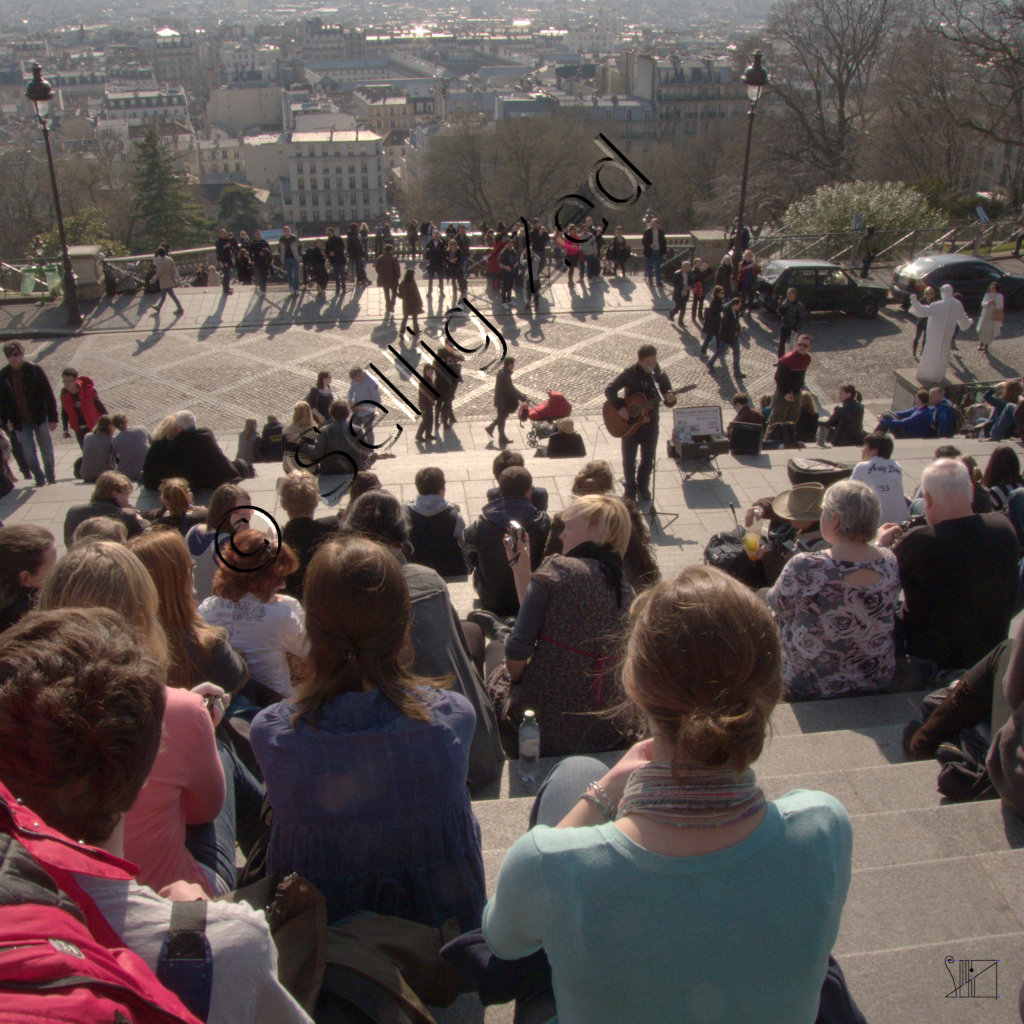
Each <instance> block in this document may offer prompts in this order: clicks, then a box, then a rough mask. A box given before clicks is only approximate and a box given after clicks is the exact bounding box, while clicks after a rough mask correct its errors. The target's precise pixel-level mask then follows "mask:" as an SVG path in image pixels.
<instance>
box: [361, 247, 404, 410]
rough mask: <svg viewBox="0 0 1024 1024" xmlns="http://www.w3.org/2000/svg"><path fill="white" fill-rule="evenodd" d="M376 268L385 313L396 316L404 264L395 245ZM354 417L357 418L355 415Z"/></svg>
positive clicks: (386, 315)
mask: <svg viewBox="0 0 1024 1024" xmlns="http://www.w3.org/2000/svg"><path fill="white" fill-rule="evenodd" d="M374 269H375V270H376V271H377V284H378V285H379V286H380V287H381V288H383V289H384V315H385V317H388V316H394V314H395V299H396V298H397V296H398V285H399V282H400V281H401V280H402V265H401V264H400V263H399V262H398V258H397V257H396V256H395V247H394V246H393V245H385V246H384V252H383V253H381V255H380V256H378V257H377V262H376V263H375V264H374ZM352 418H353V419H355V416H353V417H352Z"/></svg>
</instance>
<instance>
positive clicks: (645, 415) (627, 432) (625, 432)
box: [601, 384, 697, 438]
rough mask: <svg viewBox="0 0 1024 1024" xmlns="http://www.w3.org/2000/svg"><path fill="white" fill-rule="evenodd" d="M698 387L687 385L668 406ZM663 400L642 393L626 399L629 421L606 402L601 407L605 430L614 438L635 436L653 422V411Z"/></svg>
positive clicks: (667, 402) (610, 403)
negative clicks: (678, 397)
mask: <svg viewBox="0 0 1024 1024" xmlns="http://www.w3.org/2000/svg"><path fill="white" fill-rule="evenodd" d="M696 386H697V385H696V384H686V385H684V386H683V387H681V388H679V389H678V390H677V391H676V392H675V396H673V398H672V401H671V402H669V401H666V402H665V404H666V405H675V404H676V396H678V395H682V394H685V393H686V392H687V391H692V390H693V389H694V388H695V387H696ZM661 402H662V399H661V396H660V395H659V396H658V397H657V398H647V397H645V396H644V395H643V394H642V393H641V392H639V391H638V392H637V393H636V394H633V395H630V396H629V398H627V399H626V408H627V409H628V410H629V419H628V420H624V419H623V418H622V416H621V415H620V414H619V410H618V409H616V408H615V405H614V403H612V402H605V403H604V405H603V406H602V407H601V415H602V416H603V417H604V428H605V430H607V431H608V433H609V434H611V435H612V437H618V438H622V437H630V436H632V435H633V434H635V433H636V432H637V431H638V430H639V429H640V428H641V427H642V426H644V424H646V423H650V422H651V410H652V409H657V408H658V406H659V405H661Z"/></svg>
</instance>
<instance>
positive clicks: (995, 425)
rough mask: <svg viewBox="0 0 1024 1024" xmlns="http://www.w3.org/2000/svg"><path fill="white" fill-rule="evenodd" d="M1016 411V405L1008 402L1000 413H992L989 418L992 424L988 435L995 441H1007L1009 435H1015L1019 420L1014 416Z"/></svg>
mask: <svg viewBox="0 0 1024 1024" xmlns="http://www.w3.org/2000/svg"><path fill="white" fill-rule="evenodd" d="M1015 412H1016V406H1015V405H1013V403H1011V402H1007V403H1006V404H1005V405H1004V406H1003V407H1002V409H1000V410H999V412H998V413H995V412H994V413H992V415H991V416H990V417H989V419H988V422H989V424H990V426H989V435H988V436H989V437H991V438H992V440H993V441H1005V440H1006V439H1007V438H1008V437H1013V435H1014V432H1015V431H1016V429H1017V421H1016V420H1015V419H1014V418H1013V414H1014V413H1015Z"/></svg>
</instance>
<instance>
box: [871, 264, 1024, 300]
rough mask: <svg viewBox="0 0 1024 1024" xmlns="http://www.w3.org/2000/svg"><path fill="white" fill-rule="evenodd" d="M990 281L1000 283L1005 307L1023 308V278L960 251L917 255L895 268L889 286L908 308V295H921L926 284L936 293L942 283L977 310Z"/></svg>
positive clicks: (893, 293) (896, 298)
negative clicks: (915, 257) (911, 260)
mask: <svg viewBox="0 0 1024 1024" xmlns="http://www.w3.org/2000/svg"><path fill="white" fill-rule="evenodd" d="M993 281H995V282H996V284H997V285H998V286H999V290H1000V292H1002V294H1003V299H1004V301H1005V303H1006V308H1007V309H1024V277H1020V276H1019V275H1017V274H1007V273H1006V272H1005V271H1004V270H1003V269H1002V268H1001V267H997V266H996V265H995V264H994V263H989V262H988V260H980V259H977V258H976V257H974V256H965V255H962V254H960V253H943V254H939V255H935V256H918V258H917V259H916V260H914V261H913V262H912V263H906V264H904V265H903V266H902V267H897V268H896V271H895V273H894V274H893V275H892V285H891V288H892V295H893V298H894V299H895V301H897V302H899V303H900V304H901V305H902V306H903V308H904V309H908V308H909V306H910V296H911V295H916V296H917V297H918V298H920V297H921V294H922V293H923V292H924V290H925V288H926V287H928V286H931V287H932V288H934V289H935V291H936V292H938V291H939V289H940V288H941V287H942V286H943V285H944V284H950V285H952V286H953V291H954V292H959V293H960V294H961V295H962V296H963V298H964V305H965V306H966V307H967V308H968V309H978V308H979V307H980V306H981V298H982V296H983V295H984V294H985V292H986V291H988V287H989V285H990V284H991V283H992V282H993Z"/></svg>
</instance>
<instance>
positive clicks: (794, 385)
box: [768, 334, 811, 426]
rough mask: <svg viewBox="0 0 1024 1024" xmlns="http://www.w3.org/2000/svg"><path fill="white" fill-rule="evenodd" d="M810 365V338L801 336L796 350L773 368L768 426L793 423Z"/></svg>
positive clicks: (798, 410)
mask: <svg viewBox="0 0 1024 1024" xmlns="http://www.w3.org/2000/svg"><path fill="white" fill-rule="evenodd" d="M810 365H811V336H810V335H809V334H801V335H800V337H799V338H797V339H796V348H795V349H793V351H792V352H787V353H786V354H785V355H784V356H783V357H782V358H781V359H780V360H779V361H778V363H777V364H776V366H775V394H774V396H773V397H772V411H771V415H770V416H769V417H768V425H769V426H771V425H772V424H773V423H795V422H796V418H797V415H798V414H799V412H800V392H801V391H803V388H804V378H805V377H806V376H807V367H808V366H810Z"/></svg>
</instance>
